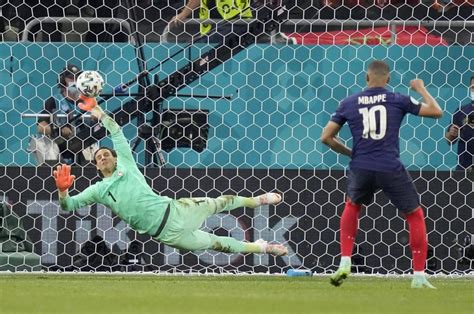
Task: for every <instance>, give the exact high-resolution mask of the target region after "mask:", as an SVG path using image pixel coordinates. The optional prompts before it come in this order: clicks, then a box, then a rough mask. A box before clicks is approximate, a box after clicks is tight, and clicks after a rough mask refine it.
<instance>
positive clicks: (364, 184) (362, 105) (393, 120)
mask: <svg viewBox="0 0 474 314" xmlns="http://www.w3.org/2000/svg"><path fill="white" fill-rule="evenodd" d="M366 80H367V89H365V90H364V91H362V92H360V93H357V94H354V95H352V96H350V97H348V98H346V99H344V100H343V101H342V102H341V104H340V105H339V108H338V109H337V110H336V112H335V113H334V114H333V115H332V117H331V120H330V121H329V122H328V124H327V125H326V127H325V128H324V130H323V132H322V135H321V140H322V142H323V143H324V144H326V145H328V146H329V147H330V148H331V149H332V150H334V151H336V152H338V153H341V154H344V155H346V156H349V157H350V158H351V162H350V164H349V172H348V183H347V199H346V204H345V207H344V212H343V213H342V216H341V224H340V226H341V234H340V240H341V255H342V257H341V262H340V265H339V268H338V270H337V271H336V273H335V274H334V275H332V276H331V283H332V284H333V285H334V286H339V285H341V284H342V282H343V281H344V279H346V278H347V276H349V274H350V271H351V254H352V249H353V246H354V240H355V237H356V233H357V229H358V217H359V213H360V210H361V207H362V205H364V204H369V203H370V202H371V201H372V198H373V196H374V193H375V192H376V191H377V190H379V189H382V190H383V191H384V193H385V194H386V195H387V197H388V198H389V199H390V200H391V201H392V203H393V204H394V205H395V206H396V207H397V208H398V210H399V211H400V212H401V213H403V215H404V217H405V218H406V220H407V222H408V227H409V231H410V247H411V251H412V258H413V270H414V277H413V280H412V283H411V286H412V288H423V287H428V288H434V287H433V286H432V285H431V284H430V283H429V282H428V280H427V279H426V277H425V273H424V270H425V264H426V255H427V249H428V243H427V237H426V225H425V220H424V214H423V210H422V208H421V206H420V203H419V196H418V193H417V191H416V189H415V186H414V184H413V181H412V179H411V177H410V175H409V174H408V172H407V171H406V170H405V167H404V166H403V164H402V163H401V161H400V149H399V130H400V125H401V123H402V121H403V118H404V117H405V115H406V114H407V113H411V114H414V115H418V116H422V117H431V118H440V117H441V116H442V114H443V112H442V110H441V108H440V107H439V105H438V103H437V102H436V100H435V99H434V98H433V97H432V96H431V95H430V93H429V92H428V91H427V90H426V88H425V86H424V83H423V81H422V80H419V79H415V80H412V81H411V82H410V87H411V88H412V89H413V90H414V91H416V92H417V93H419V94H420V95H421V96H422V97H423V101H422V102H421V103H419V102H418V101H416V100H415V99H413V98H412V97H409V96H405V95H401V94H399V93H393V92H391V91H389V90H388V89H386V85H387V84H388V82H389V80H390V68H389V66H388V65H387V64H386V63H385V62H383V61H379V60H376V61H373V62H371V63H370V64H369V67H368V70H367V74H366ZM345 123H347V124H349V127H350V130H351V133H352V138H353V146H352V150H351V149H350V148H348V147H347V146H346V145H344V144H343V143H342V142H341V141H339V139H338V137H337V135H338V133H339V131H340V129H341V128H342V126H343V125H344V124H345Z"/></svg>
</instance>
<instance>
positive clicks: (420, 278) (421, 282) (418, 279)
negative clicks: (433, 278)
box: [411, 273, 436, 289]
mask: <svg viewBox="0 0 474 314" xmlns="http://www.w3.org/2000/svg"><path fill="white" fill-rule="evenodd" d="M411 287H412V288H414V289H422V288H429V289H436V287H435V286H433V285H432V284H430V282H429V281H428V279H426V276H425V274H424V273H421V274H416V273H415V275H414V276H413V279H412V281H411Z"/></svg>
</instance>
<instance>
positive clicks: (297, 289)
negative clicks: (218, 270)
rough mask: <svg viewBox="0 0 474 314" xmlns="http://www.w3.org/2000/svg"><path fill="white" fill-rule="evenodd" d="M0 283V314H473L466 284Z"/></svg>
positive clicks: (244, 280) (12, 279)
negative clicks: (431, 287) (429, 286)
mask: <svg viewBox="0 0 474 314" xmlns="http://www.w3.org/2000/svg"><path fill="white" fill-rule="evenodd" d="M328 282H329V281H328V277H319V276H318V277H313V278H307V277H306V278H302V277H296V278H292V277H283V276H212V277H211V276H153V275H150V276H107V275H105V276H104V275H100V276H93V275H92V276H89V275H87V276H84V275H2V276H0V313H2V314H3V313H383V314H387V313H403V314H406V313H430V314H434V313H456V314H460V313H474V288H473V282H472V279H471V278H457V279H446V278H443V279H440V278H432V279H431V282H432V283H433V284H434V285H435V286H436V287H437V288H438V289H437V290H427V289H423V290H414V289H410V281H409V279H408V278H405V279H401V278H398V279H397V278H374V277H351V278H350V279H349V280H348V281H347V282H345V283H344V284H343V285H342V286H341V287H338V288H335V287H333V286H331V285H329V283H328Z"/></svg>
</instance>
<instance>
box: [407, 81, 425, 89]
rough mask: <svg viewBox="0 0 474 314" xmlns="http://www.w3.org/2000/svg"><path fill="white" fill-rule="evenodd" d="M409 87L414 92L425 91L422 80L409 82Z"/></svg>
mask: <svg viewBox="0 0 474 314" xmlns="http://www.w3.org/2000/svg"><path fill="white" fill-rule="evenodd" d="M410 87H411V88H412V89H413V90H414V91H420V90H423V89H425V83H423V80H420V79H414V80H411V81H410Z"/></svg>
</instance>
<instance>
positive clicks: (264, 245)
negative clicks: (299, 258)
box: [254, 239, 288, 256]
mask: <svg viewBox="0 0 474 314" xmlns="http://www.w3.org/2000/svg"><path fill="white" fill-rule="evenodd" d="M254 243H255V244H258V245H259V246H260V248H261V250H262V253H267V254H270V255H275V256H285V255H288V248H286V247H285V246H284V245H283V244H271V243H268V242H267V241H265V240H263V239H258V240H257V241H255V242H254Z"/></svg>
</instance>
